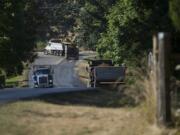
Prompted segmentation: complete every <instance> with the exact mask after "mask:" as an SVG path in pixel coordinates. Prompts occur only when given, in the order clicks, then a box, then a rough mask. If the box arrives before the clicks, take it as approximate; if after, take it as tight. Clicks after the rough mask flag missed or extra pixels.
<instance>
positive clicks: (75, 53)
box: [66, 45, 79, 60]
mask: <svg viewBox="0 0 180 135" xmlns="http://www.w3.org/2000/svg"><path fill="white" fill-rule="evenodd" d="M66 59H67V60H70V59H74V60H79V49H78V48H77V47H76V46H69V45H68V46H67V50H66Z"/></svg>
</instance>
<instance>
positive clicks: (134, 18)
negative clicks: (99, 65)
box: [97, 0, 172, 66]
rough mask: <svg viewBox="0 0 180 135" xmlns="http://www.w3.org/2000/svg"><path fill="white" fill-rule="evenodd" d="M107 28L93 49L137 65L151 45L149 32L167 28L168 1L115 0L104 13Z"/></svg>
mask: <svg viewBox="0 0 180 135" xmlns="http://www.w3.org/2000/svg"><path fill="white" fill-rule="evenodd" d="M106 18H107V20H108V23H107V29H106V31H105V32H104V33H102V34H101V38H100V39H99V41H98V46H97V51H98V52H99V53H100V54H102V55H103V56H104V57H106V58H112V59H113V60H114V61H115V62H116V63H119V64H120V63H122V62H124V63H127V64H128V65H129V66H140V65H141V64H142V63H141V60H142V58H143V57H144V54H146V52H148V50H149V48H151V45H152V34H153V33H154V32H156V31H170V30H171V29H172V26H171V24H170V19H169V18H168V1H164V2H162V1H161V0H159V1H156V2H155V1H153V0H148V1H145V0H128V1H127V0H118V2H117V3H116V4H115V5H114V6H113V7H112V8H111V9H110V11H109V13H108V14H107V15H106Z"/></svg>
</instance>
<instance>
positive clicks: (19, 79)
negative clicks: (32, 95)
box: [6, 69, 29, 88]
mask: <svg viewBox="0 0 180 135" xmlns="http://www.w3.org/2000/svg"><path fill="white" fill-rule="evenodd" d="M28 74H29V69H24V71H23V73H22V75H17V76H12V77H8V78H7V79H6V87H7V88H9V87H27V86H28Z"/></svg>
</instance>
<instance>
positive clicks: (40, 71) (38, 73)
mask: <svg viewBox="0 0 180 135" xmlns="http://www.w3.org/2000/svg"><path fill="white" fill-rule="evenodd" d="M36 74H37V75H40V74H50V70H49V69H39V70H37V71H36Z"/></svg>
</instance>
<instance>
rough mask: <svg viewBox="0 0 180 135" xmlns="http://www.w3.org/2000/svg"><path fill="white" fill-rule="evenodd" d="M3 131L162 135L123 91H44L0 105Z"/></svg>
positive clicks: (39, 134)
mask: <svg viewBox="0 0 180 135" xmlns="http://www.w3.org/2000/svg"><path fill="white" fill-rule="evenodd" d="M0 132H1V134H4V135H6V134H13V135H20V134H27V135H31V134H33V135H49V134H53V135H69V134H72V135H97V134H98V135H104V134H107V135H118V134H123V135H130V134H133V135H140V134H141V135H160V134H161V132H162V131H161V130H160V129H158V128H156V127H155V126H151V125H149V123H148V122H147V120H146V117H144V113H143V112H142V108H141V107H137V104H135V102H134V100H133V99H132V97H129V96H128V95H126V94H125V93H124V94H123V93H122V92H119V91H107V90H97V91H86V92H75V93H73V92H72V93H66V94H53V95H44V96H41V97H38V98H34V99H28V100H24V101H18V102H16V103H9V104H6V105H3V106H0Z"/></svg>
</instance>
